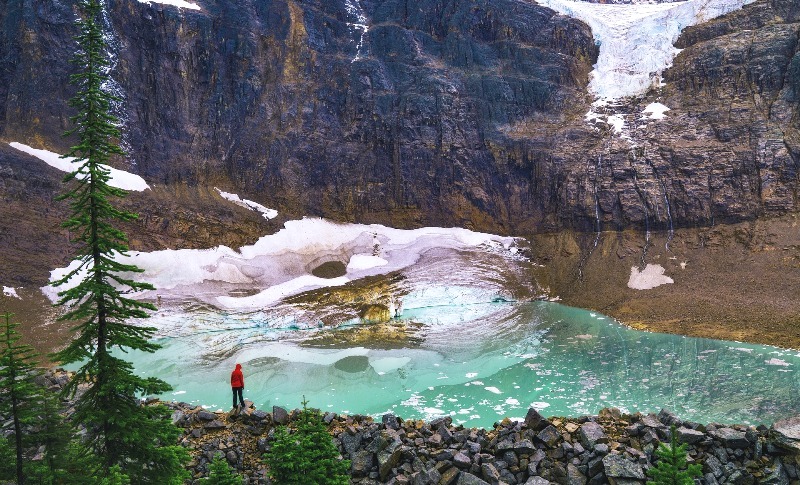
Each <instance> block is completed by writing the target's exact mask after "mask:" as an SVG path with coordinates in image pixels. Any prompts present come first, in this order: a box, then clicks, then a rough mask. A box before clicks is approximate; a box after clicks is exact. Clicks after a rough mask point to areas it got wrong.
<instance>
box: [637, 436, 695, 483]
mask: <svg viewBox="0 0 800 485" xmlns="http://www.w3.org/2000/svg"><path fill="white" fill-rule="evenodd" d="M670 431H671V432H670V444H669V446H667V445H665V444H664V443H661V444H660V445H659V446H658V449H657V450H656V455H657V456H658V458H659V460H658V462H657V463H656V466H654V467H653V468H651V469H649V470H647V474H648V475H649V476H650V477H651V478H652V479H653V480H652V481H648V482H647V483H648V484H655V485H692V484H693V483H694V477H700V476H702V475H703V472H702V466H700V465H698V464H693V465H689V466H688V467H687V464H686V448H687V445H686V443H684V444H682V445H679V444H678V434H677V432H676V431H675V425H674V424H673V425H672V428H671V430H670Z"/></svg>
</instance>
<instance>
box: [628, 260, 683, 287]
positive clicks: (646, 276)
mask: <svg viewBox="0 0 800 485" xmlns="http://www.w3.org/2000/svg"><path fill="white" fill-rule="evenodd" d="M664 271H665V269H664V267H663V266H661V265H660V264H648V265H647V266H646V267H645V268H644V270H643V271H639V268H637V267H636V266H633V267H632V268H631V276H630V278H629V279H628V288H632V289H634V290H650V289H652V288H655V287H657V286H661V285H665V284H668V283H674V282H675V281H673V280H672V278H670V277H669V276H665V275H664Z"/></svg>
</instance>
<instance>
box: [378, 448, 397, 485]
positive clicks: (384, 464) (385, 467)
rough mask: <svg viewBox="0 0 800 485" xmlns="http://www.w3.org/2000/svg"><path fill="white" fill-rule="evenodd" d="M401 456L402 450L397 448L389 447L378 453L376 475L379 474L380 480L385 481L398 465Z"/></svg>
mask: <svg viewBox="0 0 800 485" xmlns="http://www.w3.org/2000/svg"><path fill="white" fill-rule="evenodd" d="M401 455H402V450H401V448H400V447H399V446H390V447H387V448H386V449H385V450H383V451H381V452H380V453H378V473H379V474H380V477H381V480H383V481H386V479H387V478H388V477H389V473H391V471H392V468H394V467H396V466H397V464H398V463H400V456H401Z"/></svg>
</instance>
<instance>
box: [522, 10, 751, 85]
mask: <svg viewBox="0 0 800 485" xmlns="http://www.w3.org/2000/svg"><path fill="white" fill-rule="evenodd" d="M537 1H538V3H539V4H540V5H543V6H546V7H550V8H552V9H553V10H555V11H557V12H559V13H561V14H564V15H569V16H570V17H574V18H577V19H580V20H582V21H584V22H586V23H587V24H588V25H589V26H590V27H591V28H592V34H593V35H594V38H595V42H597V43H598V44H599V45H600V54H599V56H598V59H597V64H595V66H594V67H595V69H594V71H592V74H591V81H590V82H589V91H590V92H591V93H592V94H594V95H595V96H596V97H597V98H601V99H602V98H605V99H619V98H623V97H626V96H634V95H640V94H644V93H645V92H646V91H647V90H648V88H650V87H651V86H657V85H660V83H661V74H662V72H663V71H664V70H665V69H667V68H668V67H669V66H671V65H672V60H673V59H674V58H675V56H676V55H677V54H678V53H679V52H680V49H677V48H675V47H674V46H673V43H674V42H675V40H676V39H677V38H678V36H679V35H680V33H681V30H683V29H684V28H686V27H689V26H691V25H695V24H698V23H701V22H705V21H708V20H711V19H713V18H715V17H719V16H720V15H724V14H726V13H729V12H732V11H734V10H737V9H739V8H741V7H742V6H744V5H746V4H748V3H751V2H752V1H754V0H690V1H687V2H675V3H662V4H645V3H634V4H627V5H610V4H599V3H588V2H579V1H569V0H537Z"/></svg>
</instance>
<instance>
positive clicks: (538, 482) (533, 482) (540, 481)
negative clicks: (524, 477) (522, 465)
mask: <svg viewBox="0 0 800 485" xmlns="http://www.w3.org/2000/svg"><path fill="white" fill-rule="evenodd" d="M525 485H550V480H547V479H544V478H542V477H530V478H529V479H528V481H527V482H525Z"/></svg>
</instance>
